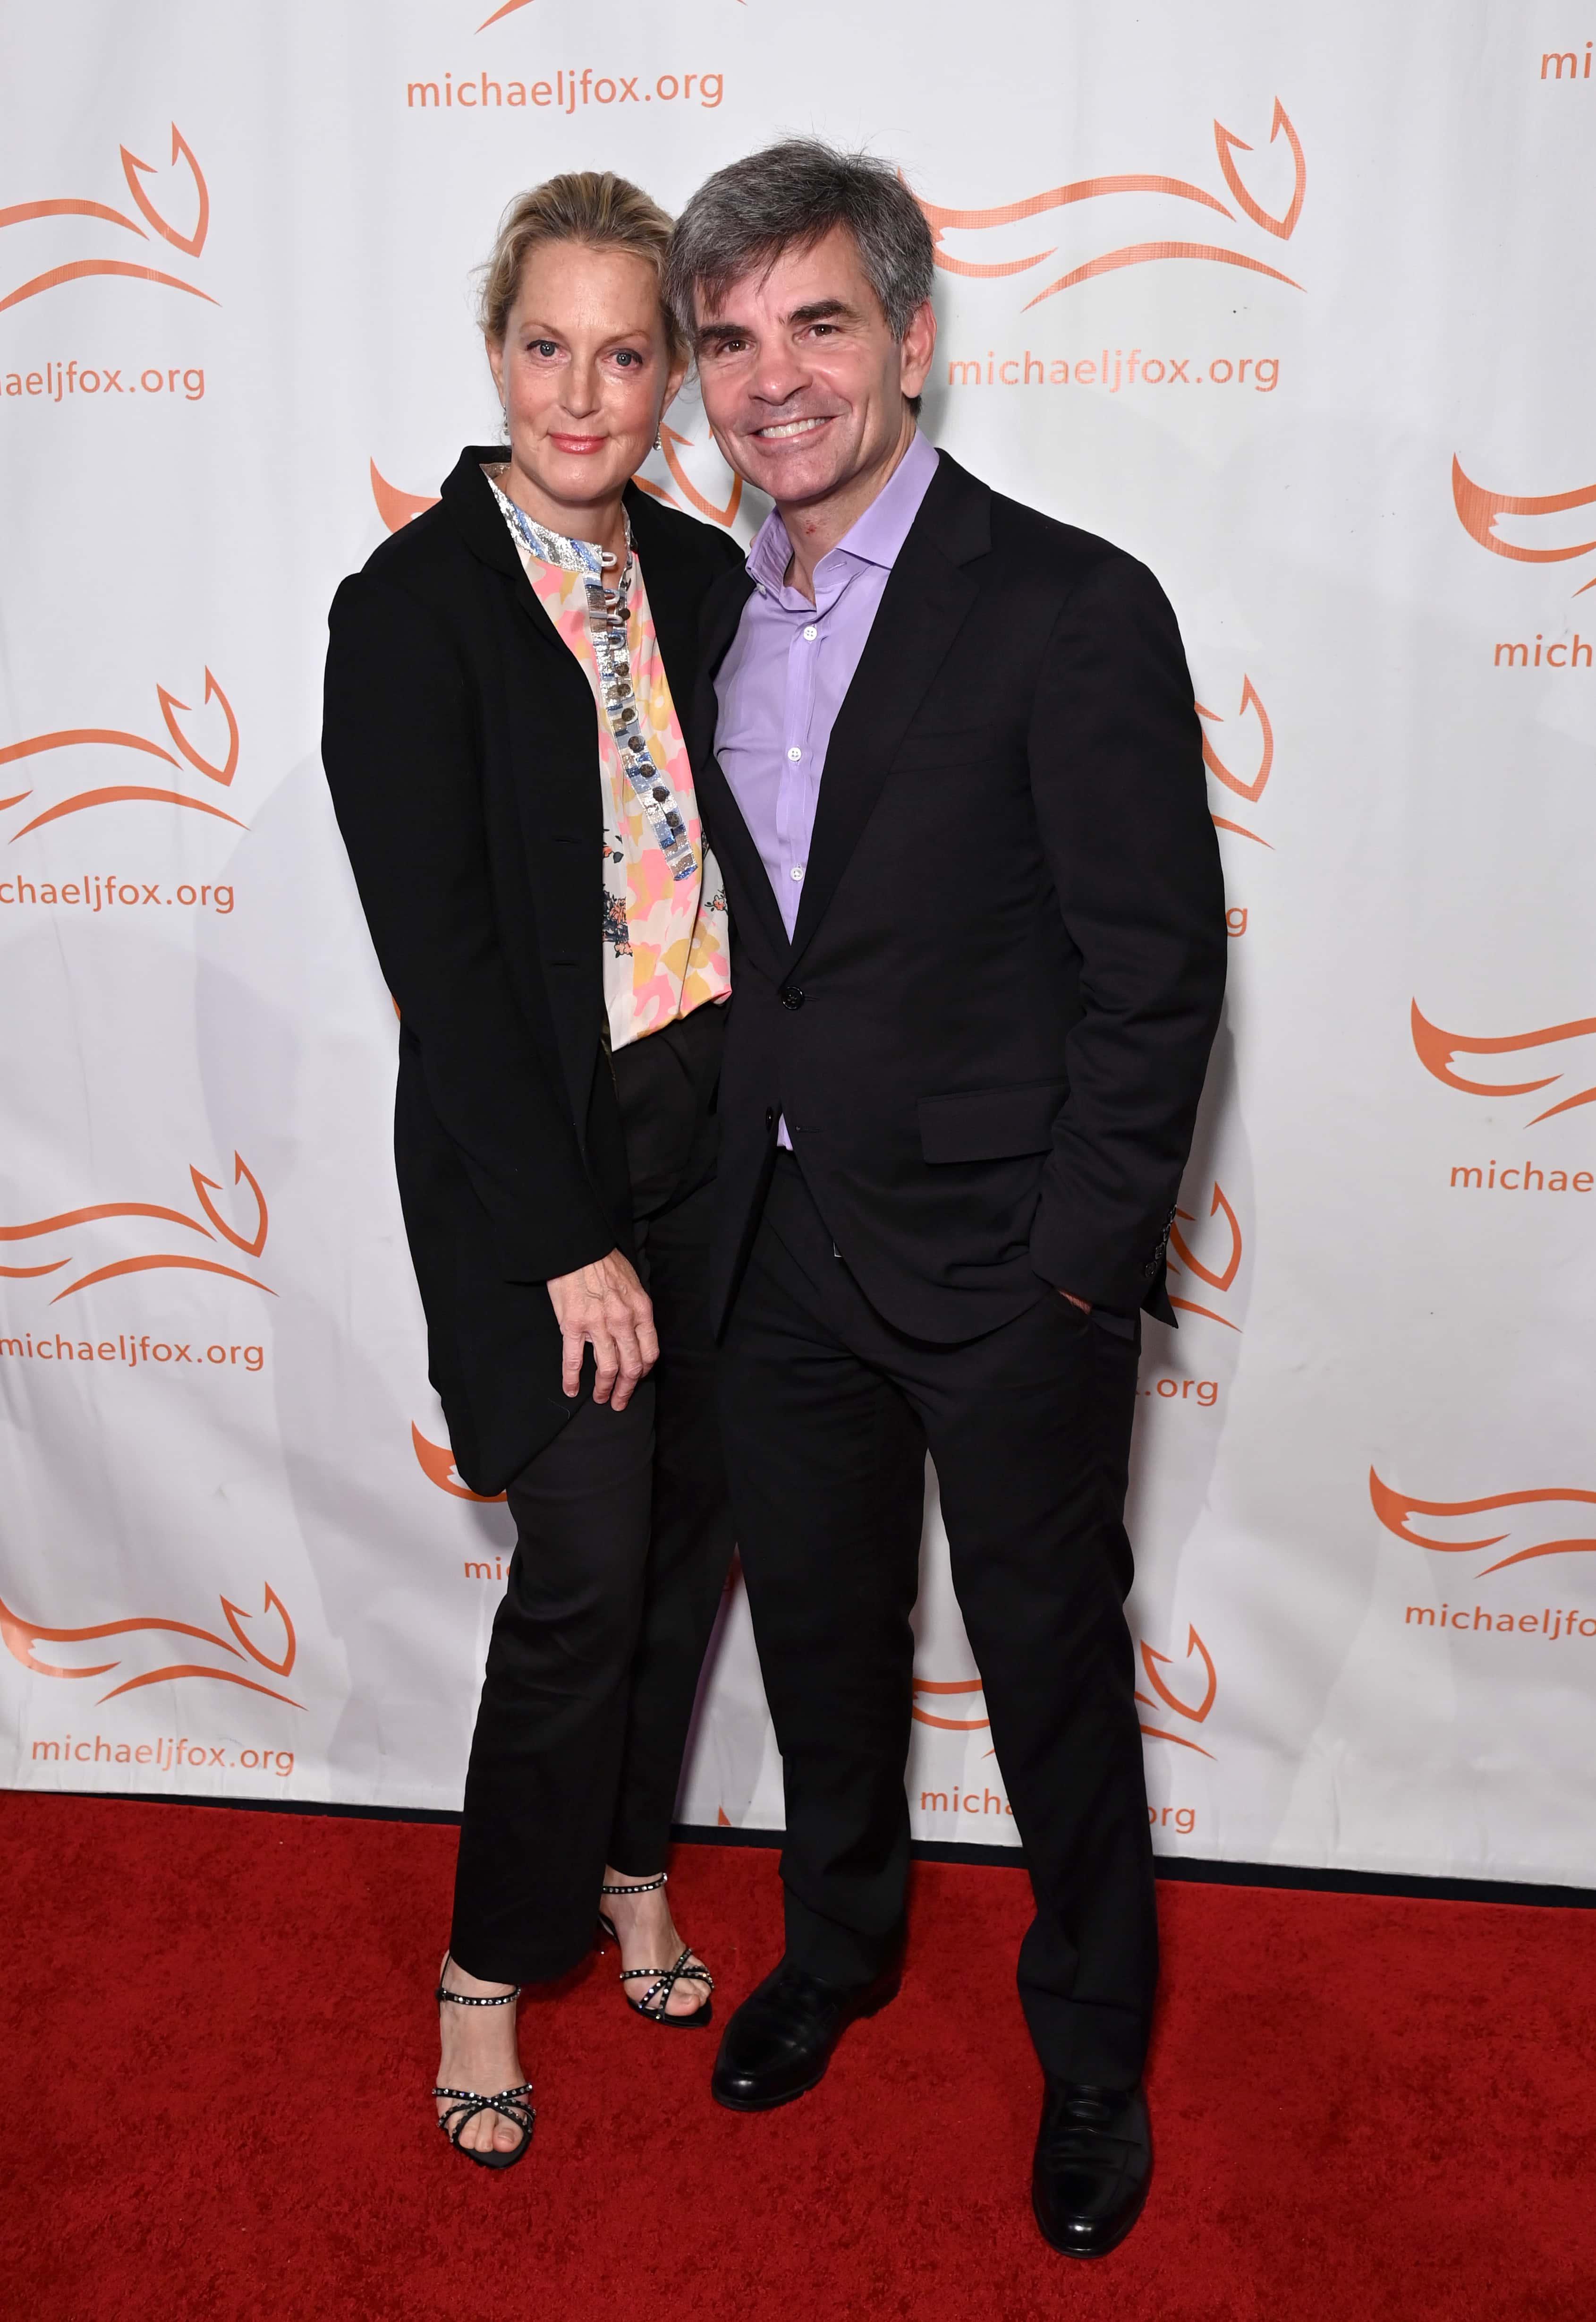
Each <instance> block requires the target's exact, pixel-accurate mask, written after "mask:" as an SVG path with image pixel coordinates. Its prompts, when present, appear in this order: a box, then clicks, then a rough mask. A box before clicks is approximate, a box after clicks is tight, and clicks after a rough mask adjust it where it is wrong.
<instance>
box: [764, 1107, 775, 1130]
mask: <svg viewBox="0 0 1596 2322" xmlns="http://www.w3.org/2000/svg"><path fill="white" fill-rule="evenodd" d="M775 1126H776V1108H775V1106H774V1105H773V1104H768V1105H766V1107H765V1127H766V1128H767V1129H774V1128H775Z"/></svg>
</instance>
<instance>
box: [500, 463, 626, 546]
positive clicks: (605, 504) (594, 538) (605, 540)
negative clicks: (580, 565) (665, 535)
mask: <svg viewBox="0 0 1596 2322" xmlns="http://www.w3.org/2000/svg"><path fill="white" fill-rule="evenodd" d="M498 488H499V489H500V491H501V492H503V494H504V495H505V498H506V499H511V500H514V501H515V506H516V507H518V508H524V510H525V512H526V514H527V515H528V516H529V517H531V518H532V520H533V522H534V524H541V525H542V526H544V528H545V530H547V531H549V532H558V533H560V534H561V535H563V536H564V537H565V538H566V539H567V540H589V541H591V542H592V543H593V544H594V545H595V546H596V547H597V548H600V549H605V550H607V551H608V553H610V554H611V555H612V556H614V557H615V558H616V560H617V562H622V561H624V560H625V554H626V511H625V507H624V506H623V504H622V494H621V493H620V492H616V495H615V497H614V498H613V499H606V500H581V501H579V502H576V503H575V504H570V503H568V502H566V501H563V500H557V499H554V498H552V497H551V496H550V494H549V493H547V492H545V491H544V490H543V489H541V487H540V486H539V485H538V484H537V483H535V482H534V480H533V479H532V477H530V476H529V475H527V474H526V472H525V471H524V469H522V468H519V467H517V466H516V464H515V459H514V457H513V456H512V455H511V454H510V453H508V452H506V456H505V464H504V468H503V470H502V471H501V472H500V475H499V478H498ZM623 489H625V488H624V487H623Z"/></svg>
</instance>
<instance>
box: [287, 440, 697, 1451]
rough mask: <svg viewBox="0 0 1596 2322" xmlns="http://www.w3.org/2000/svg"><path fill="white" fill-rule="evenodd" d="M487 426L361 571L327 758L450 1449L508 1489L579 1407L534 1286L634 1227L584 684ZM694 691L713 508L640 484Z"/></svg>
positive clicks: (687, 692)
mask: <svg viewBox="0 0 1596 2322" xmlns="http://www.w3.org/2000/svg"><path fill="white" fill-rule="evenodd" d="M503 457H504V453H503V451H502V448H501V449H496V448H494V447H491V446H489V447H487V448H479V447H474V446H473V447H468V448H467V449H466V450H465V451H464V452H462V453H461V456H460V462H459V464H458V466H457V467H456V468H455V470H454V472H453V473H452V475H451V477H450V478H449V480H448V481H447V483H445V485H444V486H443V494H442V499H441V501H440V502H439V504H438V505H437V507H433V508H429V509H428V510H427V512H426V513H425V515H424V516H420V517H416V518H415V521H414V522H413V523H411V524H408V525H406V526H405V528H404V529H403V531H401V532H398V533H396V534H395V535H394V536H393V538H392V539H391V540H388V541H385V542H384V543H383V544H382V546H381V547H380V548H379V549H378V551H377V553H375V555H374V556H372V558H371V559H370V561H369V563H368V564H367V565H366V567H365V569H364V571H360V572H359V573H357V574H355V575H354V577H353V578H352V579H351V580H345V581H344V583H343V584H342V587H341V588H340V590H339V591H338V594H337V596H336V597H335V598H334V599H333V610H332V615H331V618H330V623H329V626H330V629H331V643H330V645H329V648H328V654H327V673H326V691H325V699H324V723H323V731H322V756H323V763H324V765H325V767H326V772H327V781H328V782H329V784H330V786H331V789H332V792H333V807H334V809H335V811H336V813H337V816H338V824H339V828H340V829H341V830H342V833H343V841H344V845H345V846H347V848H348V849H349V858H350V862H351V864H352V865H353V868H354V874H355V882H356V885H357V886H358V887H359V889H360V900H361V903H362V904H363V905H364V907H365V912H366V919H367V923H368V925H369V928H370V930H371V939H372V941H373V943H374V944H375V946H376V947H377V956H378V960H379V962H380V963H381V966H382V972H383V974H384V975H385V976H386V977H387V979H388V988H389V990H390V991H391V992H392V993H393V995H394V1001H395V1004H396V1006H397V1009H398V1011H399V1074H398V1089H397V1099H396V1103H395V1117H394V1156H395V1160H396V1163H397V1170H398V1180H399V1195H400V1200H401V1202H402V1203H403V1206H404V1212H405V1226H406V1232H407V1234H408V1236H409V1240H410V1252H411V1256H412V1257H413V1259H414V1261H415V1275H416V1280H417V1282H418V1283H419V1284H420V1286H421V1296H422V1304H423V1306H424V1309H425V1312H426V1320H427V1339H428V1354H429V1366H430V1369H431V1374H432V1379H433V1385H434V1386H435V1387H436V1389H437V1391H438V1394H439V1396H440V1397H441V1399H442V1404H443V1409H444V1412H445V1413H446V1415H447V1417H448V1421H449V1428H450V1440H451V1444H452V1446H453V1450H454V1458H455V1464H456V1465H457V1467H459V1469H460V1472H461V1475H462V1476H464V1477H465V1479H466V1481H467V1483H468V1484H470V1486H471V1487H472V1488H473V1490H476V1491H479V1492H497V1491H498V1490H500V1489H502V1487H503V1486H505V1484H506V1483H507V1482H508V1481H509V1479H510V1478H511V1476H514V1475H515V1474H516V1473H517V1472H518V1471H519V1470H520V1469H521V1468H522V1467H524V1466H525V1464H526V1462H527V1461H528V1460H529V1459H530V1458H532V1457H533V1456H534V1453H535V1452H537V1451H539V1450H541V1449H543V1445H544V1444H545V1443H547V1442H549V1441H551V1440H552V1438H553V1437H554V1436H555V1435H556V1434H557V1433H558V1432H559V1431H560V1429H561V1426H562V1425H563V1424H564V1422H565V1421H566V1420H567V1419H568V1418H569V1417H570V1411H571V1408H572V1406H571V1404H570V1403H569V1402H568V1401H567V1400H566V1397H565V1396H564V1394H562V1393H561V1385H560V1352H561V1349H560V1334H559V1330H558V1329H557V1327H556V1325H555V1321H554V1315H553V1310H552V1306H551V1305H550V1303H549V1298H548V1294H547V1292H546V1291H545V1289H544V1287H543V1284H545V1283H546V1282H547V1280H548V1279H549V1277H550V1276H551V1275H556V1274H569V1273H570V1272H571V1271H572V1270H573V1269H574V1268H575V1267H577V1266H584V1265H587V1264H588V1263H589V1262H590V1261H591V1260H592V1259H594V1258H597V1257H603V1256H604V1254H605V1252H606V1250H610V1249H614V1248H616V1247H617V1245H618V1246H619V1247H620V1248H623V1249H629V1248H630V1247H631V1221H630V1211H631V1203H630V1199H629V1194H628V1187H627V1179H626V1164H625V1149H624V1147H623V1145H622V1140H621V1129H620V1120H619V1115H618V1112H617V1111H616V1100H615V1092H614V1088H613V1084H612V1083H611V1079H610V1075H609V1074H608V1073H607V1072H606V1071H602V1070H599V1069H597V1067H598V1065H599V1059H600V1056H601V1053H602V1051H601V1045H600V1027H601V1023H602V1019H603V1012H604V991H603V962H602V955H601V949H600V928H601V924H602V922H601V912H602V872H601V859H602V850H603V846H604V837H603V818H602V814H601V799H600V790H599V779H598V735H597V718H596V715H595V709H594V701H593V694H592V690H591V688H590V686H589V684H588V680H587V678H586V677H585V676H584V674H583V672H582V671H581V670H580V669H579V667H578V665H577V663H576V661H575V659H574V657H573V656H572V654H571V653H570V648H569V647H568V646H567V645H566V644H564V643H563V642H562V641H561V637H560V635H559V634H558V632H557V631H556V629H555V628H554V626H553V624H552V621H551V620H550V619H549V617H548V616H547V615H546V614H545V612H544V611H543V608H542V606H541V605H540V604H539V603H538V600H537V597H536V595H535V593H534V590H533V589H532V588H531V586H530V584H529V583H528V581H527V579H526V575H525V573H524V571H522V568H521V562H520V559H519V557H518V556H517V554H516V553H515V544H514V543H513V542H512V540H511V538H510V535H509V532H508V529H507V527H506V524H505V521H504V518H503V517H502V516H501V515H500V513H499V510H498V507H497V503H496V501H495V499H494V497H493V494H492V491H491V489H489V486H488V481H487V479H486V478H485V477H484V475H483V474H482V466H483V463H484V462H493V461H495V460H498V459H502V458H503ZM626 506H627V511H628V513H629V515H630V517H631V519H632V529H633V536H634V540H635V542H636V545H637V553H638V558H639V562H640V563H641V565H642V568H643V580H644V582H645V584H646V586H647V590H648V601H649V608H650V610H651V612H652V616H653V620H654V626H655V630H656V632H657V634H658V636H659V641H660V649H661V654H662V656H663V659H664V663H665V670H666V674H667V676H668V677H669V679H670V689H671V693H672V697H673V699H675V701H676V703H677V705H678V714H679V716H682V717H684V718H685V715H686V712H687V708H688V705H689V703H690V701H691V699H692V695H693V688H694V683H695V681H696V678H697V674H698V672H697V636H698V609H699V606H700V603H701V601H702V599H703V598H704V596H705V593H706V591H707V590H708V589H709V587H710V586H711V584H712V583H713V582H714V581H715V580H717V579H718V578H719V577H720V575H721V574H722V573H724V572H725V571H727V570H728V568H730V567H731V566H734V564H736V562H738V561H739V552H738V550H737V548H736V545H735V544H734V542H733V541H732V540H731V539H730V538H729V537H728V536H727V535H725V533H722V532H717V531H715V530H714V529H712V527H711V526H708V525H704V524H699V523H698V522H696V521H695V520H694V519H693V518H691V517H683V516H679V515H677V514H676V513H675V512H674V511H673V510H672V509H670V508H666V507H661V506H660V505H659V504H658V503H657V502H656V501H653V500H652V499H650V498H647V497H646V496H645V495H644V494H643V493H642V492H640V491H639V490H638V489H637V488H636V487H635V486H630V487H628V489H627V493H626Z"/></svg>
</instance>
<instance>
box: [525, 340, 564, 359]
mask: <svg viewBox="0 0 1596 2322" xmlns="http://www.w3.org/2000/svg"><path fill="white" fill-rule="evenodd" d="M532 352H533V353H534V355H542V356H543V358H544V360H545V361H546V360H547V359H548V357H549V356H550V355H557V354H558V353H559V352H560V349H559V348H558V346H556V344H555V343H554V341H553V340H552V339H534V341H533V343H532Z"/></svg>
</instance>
